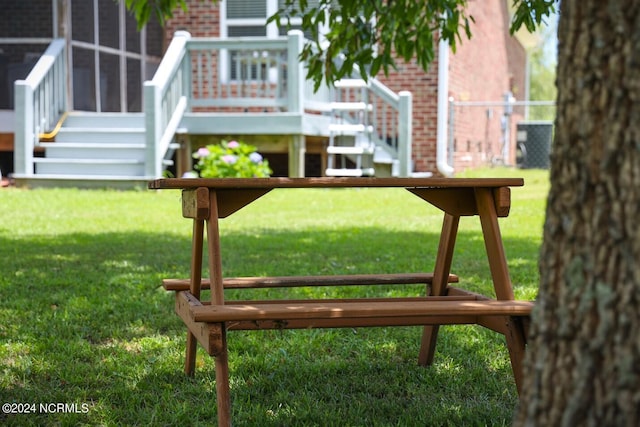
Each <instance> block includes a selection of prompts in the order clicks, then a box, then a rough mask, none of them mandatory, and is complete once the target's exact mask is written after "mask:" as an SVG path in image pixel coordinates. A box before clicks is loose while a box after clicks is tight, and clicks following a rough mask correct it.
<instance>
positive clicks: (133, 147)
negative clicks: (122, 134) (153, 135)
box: [40, 142, 145, 161]
mask: <svg viewBox="0 0 640 427" xmlns="http://www.w3.org/2000/svg"><path fill="white" fill-rule="evenodd" d="M40 147H43V148H44V149H45V153H46V157H47V158H55V159H65V158H66V159H122V160H130V159H131V160H138V161H144V159H145V144H139V143H131V144H129V143H122V144H121V143H84V142H47V143H41V144H40Z"/></svg>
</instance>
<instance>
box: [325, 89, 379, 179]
mask: <svg viewBox="0 0 640 427" xmlns="http://www.w3.org/2000/svg"><path fill="white" fill-rule="evenodd" d="M335 99H336V100H335V101H334V102H332V103H331V105H330V114H331V123H330V124H329V145H328V146H327V169H326V170H325V175H327V176H352V177H357V176H373V175H374V174H375V169H374V163H373V157H374V154H375V151H376V147H375V143H374V141H373V132H374V128H373V126H372V124H371V112H372V110H373V107H372V105H371V104H370V103H369V102H368V90H367V83H366V82H365V81H364V80H361V79H343V80H340V81H337V82H336V83H335Z"/></svg>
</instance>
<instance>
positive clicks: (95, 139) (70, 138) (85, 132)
mask: <svg viewBox="0 0 640 427" xmlns="http://www.w3.org/2000/svg"><path fill="white" fill-rule="evenodd" d="M55 140H56V142H83V143H87V144H93V143H113V144H119V143H141V144H143V143H144V142H145V130H144V128H98V127H93V128H85V127H65V126H63V127H62V128H60V131H59V132H58V135H57V136H56V138H55Z"/></svg>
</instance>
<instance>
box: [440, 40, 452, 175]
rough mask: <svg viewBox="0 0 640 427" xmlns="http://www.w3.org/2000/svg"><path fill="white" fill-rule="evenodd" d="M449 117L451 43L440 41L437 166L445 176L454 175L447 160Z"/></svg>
mask: <svg viewBox="0 0 640 427" xmlns="http://www.w3.org/2000/svg"><path fill="white" fill-rule="evenodd" d="M448 118H449V44H448V43H447V42H446V41H445V40H443V39H442V38H441V39H440V42H439V43H438V120H437V127H436V167H437V168H438V172H440V173H441V174H442V175H444V176H445V177H447V178H449V177H451V176H453V172H454V170H453V167H451V165H449V163H448V162H447V122H448Z"/></svg>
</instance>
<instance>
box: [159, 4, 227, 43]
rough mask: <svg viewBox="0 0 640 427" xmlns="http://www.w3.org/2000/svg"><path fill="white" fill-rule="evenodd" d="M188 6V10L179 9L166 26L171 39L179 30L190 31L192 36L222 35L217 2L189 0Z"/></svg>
mask: <svg viewBox="0 0 640 427" xmlns="http://www.w3.org/2000/svg"><path fill="white" fill-rule="evenodd" d="M187 6H188V10H187V12H184V11H183V10H182V9H177V10H176V11H175V12H174V14H173V18H171V20H170V21H169V22H168V23H167V25H166V26H165V34H166V36H167V38H168V39H169V40H170V39H171V37H172V36H173V33H174V32H176V31H178V30H185V31H188V32H189V33H191V36H192V37H220V6H218V4H217V3H213V2H210V1H202V0H187Z"/></svg>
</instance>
